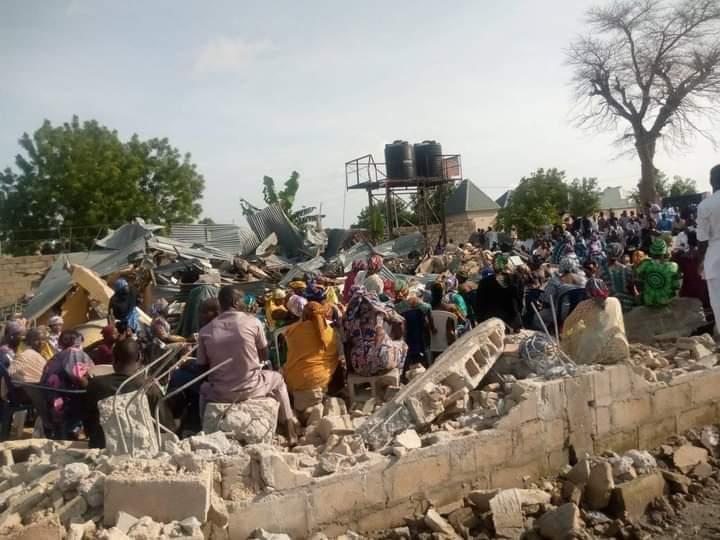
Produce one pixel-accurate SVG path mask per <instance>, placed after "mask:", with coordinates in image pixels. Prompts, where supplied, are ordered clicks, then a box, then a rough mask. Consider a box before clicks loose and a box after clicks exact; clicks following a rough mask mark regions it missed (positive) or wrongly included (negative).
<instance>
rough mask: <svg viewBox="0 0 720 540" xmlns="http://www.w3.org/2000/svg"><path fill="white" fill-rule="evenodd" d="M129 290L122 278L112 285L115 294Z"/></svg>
mask: <svg viewBox="0 0 720 540" xmlns="http://www.w3.org/2000/svg"><path fill="white" fill-rule="evenodd" d="M129 288H130V285H128V282H127V280H126V279H124V278H119V279H118V280H116V281H115V283H114V284H113V290H114V291H115V292H116V293H117V292H120V291H126V290H128V289H129Z"/></svg>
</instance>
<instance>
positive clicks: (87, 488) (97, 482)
mask: <svg viewBox="0 0 720 540" xmlns="http://www.w3.org/2000/svg"><path fill="white" fill-rule="evenodd" d="M77 491H78V493H79V494H80V495H82V496H83V497H84V498H85V502H86V503H87V504H88V506H89V507H91V508H98V507H100V506H102V504H103V497H104V491H105V475H104V474H103V473H101V472H100V471H93V472H91V473H90V474H89V475H88V476H86V477H85V478H83V479H82V480H80V482H79V483H78V485H77Z"/></svg>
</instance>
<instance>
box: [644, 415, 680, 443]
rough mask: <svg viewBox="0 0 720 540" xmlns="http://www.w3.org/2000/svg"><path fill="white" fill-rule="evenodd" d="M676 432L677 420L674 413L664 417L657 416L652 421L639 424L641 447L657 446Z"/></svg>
mask: <svg viewBox="0 0 720 540" xmlns="http://www.w3.org/2000/svg"><path fill="white" fill-rule="evenodd" d="M676 433H677V422H676V419H675V414H674V413H671V414H670V415H668V416H666V417H664V418H658V417H657V416H656V417H655V419H653V420H652V421H650V422H645V423H644V424H641V425H640V426H638V443H639V448H644V449H647V448H655V447H657V446H658V445H660V444H662V443H663V442H665V440H667V438H668V437H670V436H671V435H675V434H676Z"/></svg>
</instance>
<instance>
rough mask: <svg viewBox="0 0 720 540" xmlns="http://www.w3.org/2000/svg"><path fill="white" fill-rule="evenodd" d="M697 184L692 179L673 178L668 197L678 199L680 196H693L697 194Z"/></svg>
mask: <svg viewBox="0 0 720 540" xmlns="http://www.w3.org/2000/svg"><path fill="white" fill-rule="evenodd" d="M697 192H698V191H697V184H696V182H695V180H693V179H692V178H683V177H682V176H677V175H676V176H673V181H672V184H670V196H671V197H678V196H680V195H694V194H695V193H697Z"/></svg>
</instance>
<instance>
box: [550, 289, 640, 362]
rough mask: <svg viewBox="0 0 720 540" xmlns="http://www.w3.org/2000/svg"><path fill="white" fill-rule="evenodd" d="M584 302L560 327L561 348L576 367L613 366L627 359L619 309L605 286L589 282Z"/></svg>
mask: <svg viewBox="0 0 720 540" xmlns="http://www.w3.org/2000/svg"><path fill="white" fill-rule="evenodd" d="M585 292H586V294H587V299H586V300H583V301H581V302H580V303H578V305H577V306H576V307H575V309H574V310H573V311H572V312H570V314H569V315H568V316H567V318H566V319H565V321H564V323H563V331H562V332H563V333H562V340H561V344H562V348H563V350H564V351H565V352H566V353H567V354H568V355H569V356H570V358H572V359H573V360H575V362H577V363H578V364H604V363H613V364H614V363H617V362H618V361H620V360H623V359H626V358H628V357H629V356H630V351H629V345H628V341H627V338H626V337H625V322H624V320H623V314H622V307H621V306H620V301H619V300H618V299H617V298H612V297H610V296H609V294H610V291H609V289H608V287H607V284H606V283H605V282H604V281H603V280H602V279H598V278H590V279H588V280H587V283H586V285H585Z"/></svg>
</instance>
